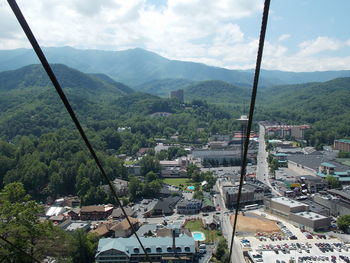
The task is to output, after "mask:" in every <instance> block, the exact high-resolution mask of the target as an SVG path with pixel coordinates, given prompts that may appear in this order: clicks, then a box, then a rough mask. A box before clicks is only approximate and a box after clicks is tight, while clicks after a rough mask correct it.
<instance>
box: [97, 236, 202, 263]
mask: <svg viewBox="0 0 350 263" xmlns="http://www.w3.org/2000/svg"><path fill="white" fill-rule="evenodd" d="M140 240H141V242H142V244H143V246H144V248H145V250H146V252H147V254H148V255H149V257H150V259H151V260H152V262H162V263H170V262H176V263H193V262H195V253H196V249H195V241H194V239H193V238H192V237H189V236H187V235H181V236H179V237H175V235H173V237H147V238H145V237H140ZM95 258H96V262H98V263H102V262H103V263H127V262H148V260H147V257H146V255H145V253H144V252H143V250H142V248H141V246H140V244H139V242H138V241H137V239H136V238H135V237H129V238H102V239H100V240H99V243H98V248H97V253H96V256H95Z"/></svg>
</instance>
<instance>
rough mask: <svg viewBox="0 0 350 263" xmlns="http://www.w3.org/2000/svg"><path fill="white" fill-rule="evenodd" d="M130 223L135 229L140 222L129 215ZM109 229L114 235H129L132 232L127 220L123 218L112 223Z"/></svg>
mask: <svg viewBox="0 0 350 263" xmlns="http://www.w3.org/2000/svg"><path fill="white" fill-rule="evenodd" d="M129 220H130V223H131V224H132V225H133V227H134V229H135V231H136V230H137V229H139V226H140V222H139V220H137V219H136V218H133V217H129ZM111 231H113V232H114V237H129V236H131V234H132V228H131V226H130V224H129V222H128V220H126V219H124V220H122V221H121V222H119V223H117V224H115V225H113V226H112V227H111Z"/></svg>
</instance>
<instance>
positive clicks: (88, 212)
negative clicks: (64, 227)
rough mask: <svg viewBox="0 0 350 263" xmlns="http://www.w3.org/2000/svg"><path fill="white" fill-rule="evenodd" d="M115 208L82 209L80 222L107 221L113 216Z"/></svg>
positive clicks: (96, 207)
mask: <svg viewBox="0 0 350 263" xmlns="http://www.w3.org/2000/svg"><path fill="white" fill-rule="evenodd" d="M112 211H113V206H107V205H90V206H83V207H82V208H81V209H80V220H105V219H107V217H109V216H110V215H111V214H112Z"/></svg>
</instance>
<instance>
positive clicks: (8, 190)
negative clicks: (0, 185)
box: [0, 182, 70, 263]
mask: <svg viewBox="0 0 350 263" xmlns="http://www.w3.org/2000/svg"><path fill="white" fill-rule="evenodd" d="M0 204H1V205H0V235H2V236H3V237H6V238H7V239H8V240H9V241H10V242H12V243H13V244H14V245H15V246H17V247H19V248H21V249H22V250H23V251H26V252H27V253H28V254H30V255H31V256H33V257H35V258H38V259H43V258H44V257H45V256H47V255H57V256H60V257H66V256H68V254H69V251H70V249H69V247H70V246H69V245H68V244H67V242H65V238H66V236H65V234H64V233H63V232H62V231H60V230H59V229H58V228H56V227H55V226H53V225H52V224H51V223H50V222H48V221H46V222H43V223H41V222H40V221H39V218H38V214H39V213H42V212H43V208H42V207H41V206H40V205H39V204H37V203H36V202H34V201H33V200H30V196H29V195H27V194H26V192H25V190H24V187H23V184H21V183H18V182H16V183H11V184H8V185H6V186H5V188H4V189H3V190H1V192H0ZM56 243H57V244H56ZM0 247H1V249H0V261H5V262H25V263H26V262H32V260H31V259H29V258H28V256H26V255H24V254H23V253H21V252H19V251H18V250H16V249H14V248H13V247H11V246H10V245H8V244H7V243H4V242H0Z"/></svg>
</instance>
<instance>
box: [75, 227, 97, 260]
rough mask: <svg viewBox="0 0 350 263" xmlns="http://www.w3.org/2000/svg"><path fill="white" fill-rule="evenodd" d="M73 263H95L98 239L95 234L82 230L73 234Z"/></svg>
mask: <svg viewBox="0 0 350 263" xmlns="http://www.w3.org/2000/svg"><path fill="white" fill-rule="evenodd" d="M72 238H73V248H74V250H73V252H72V260H73V263H92V262H95V252H96V248H97V242H98V238H97V236H95V235H94V234H91V233H86V232H85V231H84V230H82V229H78V230H76V231H74V232H73V234H72Z"/></svg>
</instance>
